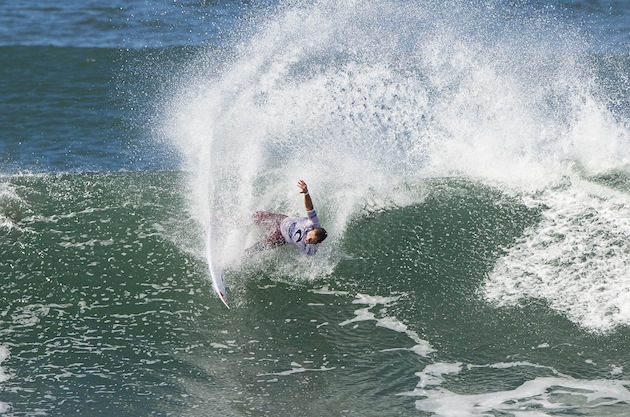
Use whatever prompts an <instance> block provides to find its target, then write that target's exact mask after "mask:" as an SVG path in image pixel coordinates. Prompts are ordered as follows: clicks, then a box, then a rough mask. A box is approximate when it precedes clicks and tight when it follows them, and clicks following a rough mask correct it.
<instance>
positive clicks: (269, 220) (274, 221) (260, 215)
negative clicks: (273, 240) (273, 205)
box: [254, 211, 287, 227]
mask: <svg viewBox="0 0 630 417" xmlns="http://www.w3.org/2000/svg"><path fill="white" fill-rule="evenodd" d="M286 217H287V216H285V215H284V214H280V213H273V212H271V211H257V212H255V213H254V221H255V222H256V224H258V225H260V226H264V227H270V226H276V225H279V224H280V222H281V221H282V220H284V219H285V218H286Z"/></svg>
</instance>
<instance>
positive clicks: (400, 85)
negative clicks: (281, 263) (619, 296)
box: [164, 1, 629, 275]
mask: <svg viewBox="0 0 630 417" xmlns="http://www.w3.org/2000/svg"><path fill="white" fill-rule="evenodd" d="M519 7H523V8H524V7H526V6H522V5H521V6H507V5H501V4H499V3H497V2H488V3H485V4H484V5H479V4H469V3H468V2H459V1H454V2H447V3H444V2H437V1H428V2H411V3H410V2H396V1H377V2H369V3H365V4H364V3H360V2H352V1H346V2H336V3H334V4H333V3H331V2H309V3H308V4H297V3H293V2H289V3H285V4H281V5H280V6H278V7H277V9H276V10H275V11H274V12H273V13H270V14H269V15H268V16H267V17H266V18H265V19H262V20H260V21H258V22H256V23H255V24H252V26H250V27H244V28H243V30H241V31H239V32H237V33H236V35H235V37H236V39H235V42H234V44H235V45H237V46H236V47H235V48H234V49H232V50H229V51H227V52H226V51H222V52H219V51H217V50H210V51H208V52H207V54H206V55H204V56H202V57H199V59H198V60H196V61H193V62H192V63H191V65H190V71H189V73H190V77H188V78H187V77H186V76H182V77H180V81H179V82H178V85H177V86H176V88H174V90H175V94H174V95H173V97H172V98H171V99H170V100H169V101H168V102H167V104H166V105H165V109H167V110H168V111H167V112H166V113H165V129H164V131H165V133H166V134H167V136H169V137H170V138H171V140H172V141H173V142H174V143H175V145H176V146H177V147H178V149H179V150H180V151H181V153H182V155H183V161H184V162H183V168H184V169H185V170H186V171H188V173H189V176H188V180H187V181H188V183H187V187H188V189H189V191H190V193H189V194H190V200H189V210H190V212H191V216H192V217H193V218H194V219H196V220H197V222H198V223H199V224H200V225H204V224H207V223H208V219H209V217H210V215H211V213H214V214H213V215H216V216H219V217H221V219H222V222H223V224H224V226H225V230H226V232H225V233H226V236H231V237H229V239H230V241H231V242H235V241H239V240H240V241H241V242H242V243H241V247H240V248H236V247H235V246H238V245H235V244H230V245H229V246H230V249H229V252H230V253H229V254H225V257H227V258H230V259H232V260H233V261H234V262H236V263H238V262H239V261H238V258H239V257H240V256H241V255H240V253H242V250H243V249H244V247H245V246H246V245H247V244H249V243H251V242H252V241H253V240H254V239H255V237H254V236H252V235H251V234H248V233H251V232H250V231H251V228H250V226H251V220H250V217H251V213H252V212H254V211H256V210H261V209H263V210H272V211H278V212H283V213H287V214H295V215H297V214H300V213H301V212H302V211H303V208H302V207H301V201H300V199H299V197H298V196H297V195H296V188H295V182H296V181H297V180H298V179H305V180H307V182H308V183H309V185H310V186H311V189H312V190H313V196H314V199H315V204H316V207H317V208H318V210H319V212H320V216H321V218H322V221H323V222H324V224H325V225H326V227H327V228H328V229H329V232H330V236H331V237H330V239H329V241H327V243H326V245H323V246H322V251H321V255H320V256H321V258H322V259H328V260H329V263H328V266H327V268H326V269H328V270H330V268H331V267H334V264H335V262H336V260H335V259H336V258H335V254H336V252H337V249H338V248H339V247H340V244H341V242H343V237H344V233H345V231H346V228H347V227H348V225H349V222H350V221H351V220H352V219H353V218H355V217H356V216H360V215H362V213H364V210H365V208H366V206H368V205H370V204H372V205H373V203H374V202H381V203H376V204H377V205H378V204H383V206H384V207H402V206H406V205H409V204H419V203H421V202H422V198H423V196H424V195H425V194H426V193H425V190H424V185H423V181H424V179H426V178H433V177H444V176H458V177H463V178H469V179H472V180H475V181H481V182H488V183H491V184H493V185H494V186H496V187H498V188H500V189H504V190H506V191H508V192H510V193H514V192H516V194H517V195H518V194H519V193H525V195H527V194H529V193H531V192H537V191H539V190H544V189H547V188H549V187H554V186H556V185H558V184H562V183H564V182H565V181H566V178H571V177H572V176H575V175H578V176H580V175H581V174H576V171H575V170H574V168H573V167H574V165H575V163H576V162H577V163H578V164H579V165H580V166H581V167H583V169H585V170H587V171H588V172H590V173H592V172H600V171H605V170H610V169H615V168H616V167H619V166H622V165H623V164H625V163H627V157H626V155H628V152H627V151H628V143H629V142H628V131H627V129H626V128H625V127H624V126H625V122H624V121H623V120H622V121H621V122H620V121H619V119H618V118H615V117H613V115H612V114H611V112H610V110H609V109H608V103H606V101H605V97H602V96H601V94H599V93H598V94H597V95H596V94H595V93H594V92H593V91H594V90H595V87H596V79H595V78H594V77H593V73H594V70H593V69H592V68H591V67H590V66H589V65H590V64H589V63H588V62H587V61H586V60H585V59H584V52H582V51H583V49H584V44H585V43H584V41H583V40H582V39H581V38H580V36H578V34H577V31H576V30H575V29H573V28H570V27H568V26H559V25H557V24H556V22H555V20H554V19H553V18H552V17H550V16H549V15H547V14H545V12H544V11H532V10H528V11H527V13H529V16H530V18H528V19H525V18H509V17H510V16H513V17H516V16H518V15H519V13H521V12H522V11H523V9H520V8H519ZM368 202H370V203H368ZM321 264H322V262H321V261H320V263H318V265H321ZM307 269H308V268H307ZM301 273H302V274H303V273H305V272H304V271H302V272H301ZM312 275H317V273H314V274H312Z"/></svg>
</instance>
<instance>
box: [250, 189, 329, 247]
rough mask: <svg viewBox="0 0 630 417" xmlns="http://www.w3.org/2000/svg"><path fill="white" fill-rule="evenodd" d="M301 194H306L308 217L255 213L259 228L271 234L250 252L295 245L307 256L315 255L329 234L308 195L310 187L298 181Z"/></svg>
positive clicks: (305, 202) (305, 204) (305, 205)
mask: <svg viewBox="0 0 630 417" xmlns="http://www.w3.org/2000/svg"><path fill="white" fill-rule="evenodd" d="M297 185H298V187H299V188H300V193H302V194H304V207H305V208H306V217H289V216H286V215H284V214H279V213H272V212H269V211H257V212H256V213H254V221H255V222H256V224H258V225H259V226H262V227H264V228H266V229H269V234H268V235H267V236H266V237H265V238H264V239H263V240H262V241H261V242H258V243H257V244H256V245H254V246H253V247H252V248H250V250H252V249H253V250H258V249H268V248H277V247H280V246H282V245H285V244H287V243H293V244H294V245H296V246H297V247H298V248H299V249H300V250H301V251H302V252H304V253H305V254H307V255H315V253H316V252H317V245H318V244H320V243H321V242H323V241H324V239H326V237H327V236H328V234H327V233H326V230H324V229H323V228H322V227H321V226H320V224H319V218H318V217H317V213H316V212H315V209H314V208H313V200H311V196H310V195H309V193H308V186H307V185H306V183H305V182H304V181H302V180H300V181H298V184H297Z"/></svg>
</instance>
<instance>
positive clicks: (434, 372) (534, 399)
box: [399, 362, 630, 417]
mask: <svg viewBox="0 0 630 417" xmlns="http://www.w3.org/2000/svg"><path fill="white" fill-rule="evenodd" d="M480 367H484V366H480V365H468V366H467V367H466V369H467V371H464V370H463V366H462V364H461V363H459V362H458V363H439V362H438V363H433V364H430V365H427V366H426V367H425V368H424V369H423V370H422V371H420V372H417V373H416V376H417V377H419V378H420V381H419V382H418V384H417V387H416V388H415V389H414V390H413V391H411V392H404V393H400V394H399V395H404V396H412V397H422V398H421V399H418V400H417V401H416V409H418V410H420V411H424V412H429V413H431V415H435V416H440V417H451V416H452V417H463V416H471V417H472V416H485V415H489V414H495V413H499V414H501V413H505V414H509V415H514V416H523V417H525V416H527V417H531V416H540V417H543V416H551V415H558V414H559V413H560V414H562V413H569V414H570V413H571V411H572V410H575V409H576V408H577V409H580V410H584V409H589V410H592V411H593V414H594V415H601V413H604V414H607V413H608V412H615V411H621V410H623V409H625V407H626V406H627V404H628V402H630V391H628V388H626V386H627V385H628V381H621V380H612V381H610V380H585V379H575V378H571V377H569V376H566V375H561V374H559V373H558V372H557V371H555V370H554V369H550V371H551V372H552V373H554V374H555V375H554V376H539V377H535V378H533V379H530V380H527V381H525V382H523V383H522V384H521V385H520V386H518V387H516V388H514V389H509V390H505V391H495V392H489V393H485V394H460V393H458V392H456V390H450V389H447V388H446V387H444V386H443V385H445V383H446V381H447V380H448V379H449V377H450V375H457V376H458V377H459V378H462V379H463V378H465V377H466V375H465V374H466V372H470V371H471V370H473V371H474V370H475V369H477V368H480ZM487 367H491V368H495V369H503V370H505V371H506V372H508V371H509V370H510V369H511V368H517V369H518V368H532V369H545V368H546V367H542V366H540V365H535V364H528V363H518V362H516V363H501V364H493V365H488V366H487ZM505 377H506V378H508V377H509V374H506V375H505ZM617 407H619V410H617Z"/></svg>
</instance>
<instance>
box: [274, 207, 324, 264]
mask: <svg viewBox="0 0 630 417" xmlns="http://www.w3.org/2000/svg"><path fill="white" fill-rule="evenodd" d="M306 215H307V217H287V218H286V219H284V220H282V223H280V232H282V237H284V240H286V241H287V243H293V244H295V245H296V246H297V247H298V248H300V250H301V251H302V252H304V253H305V254H307V255H315V253H316V252H317V245H309V244H308V243H306V242H305V241H304V239H306V234H307V233H308V232H310V231H311V230H313V229H317V228H318V227H320V225H319V218H318V217H317V213H316V212H315V210H309V211H307V212H306Z"/></svg>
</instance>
